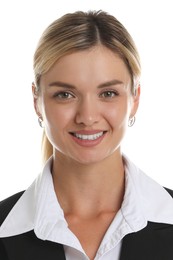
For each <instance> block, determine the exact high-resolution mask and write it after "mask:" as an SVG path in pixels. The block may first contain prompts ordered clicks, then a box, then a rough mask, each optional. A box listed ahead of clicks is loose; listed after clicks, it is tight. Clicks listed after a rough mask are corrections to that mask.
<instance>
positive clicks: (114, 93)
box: [53, 90, 119, 100]
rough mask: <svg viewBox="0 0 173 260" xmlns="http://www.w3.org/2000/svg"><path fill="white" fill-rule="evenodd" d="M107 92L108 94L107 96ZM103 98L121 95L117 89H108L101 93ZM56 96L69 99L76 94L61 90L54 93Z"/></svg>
mask: <svg viewBox="0 0 173 260" xmlns="http://www.w3.org/2000/svg"><path fill="white" fill-rule="evenodd" d="M105 94H106V95H107V96H105ZM99 96H100V97H101V98H106V99H107V98H108V99H111V98H114V97H116V96H119V93H118V92H117V91H115V90H106V91H103V92H102V93H101V94H100V95H99ZM53 97H54V98H58V99H61V100H62V99H64V100H68V99H71V98H74V97H75V96H74V95H73V94H72V93H70V92H67V91H61V92H58V93H55V94H54V95H53Z"/></svg>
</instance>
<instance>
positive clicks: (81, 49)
mask: <svg viewBox="0 0 173 260" xmlns="http://www.w3.org/2000/svg"><path fill="white" fill-rule="evenodd" d="M34 72H35V82H34V83H33V85H32V91H33V99H34V107H35V111H36V113H37V116H38V120H39V124H40V126H41V127H43V128H44V135H43V159H44V163H45V166H44V168H43V171H42V173H41V174H40V175H39V177H38V178H37V179H36V181H35V182H34V183H33V184H32V185H31V186H30V187H29V188H28V189H27V190H26V191H25V192H24V193H19V194H17V195H14V196H12V197H11V198H8V199H6V200H5V201H3V202H1V205H0V216H1V223H2V225H1V228H0V237H1V241H0V258H1V259H3V260H6V259H10V260H11V259H13V260H20V259H21V260H28V259H32V260H33V259H49V260H53V259H67V260H71V259H73V260H74V259H75V260H78V259H102V260H107V259H110V260H111V259H120V260H125V259H128V260H135V259H138V260H139V259H140V260H142V259H145V260H146V259H147V260H150V259H152V260H153V259H157V260H165V259H166V260H171V259H173V201H172V197H171V196H170V194H169V193H172V192H171V191H168V190H165V189H164V188H163V187H161V186H160V185H159V184H157V183H156V182H154V181H153V180H151V179H150V178H149V177H147V176H146V175H145V174H144V173H143V172H142V171H141V170H139V169H138V168H137V167H136V166H135V165H134V164H133V163H132V162H131V161H130V160H129V159H128V158H127V157H126V156H124V155H123V154H122V151H121V142H122V140H123V137H124V135H125V132H126V129H127V127H128V126H132V125H133V123H134V122H135V114H136V112H137V109H138V104H139V96H140V84H139V79H140V62H139V56H138V52H137V50H136V47H135V44H134V42H133V40H132V38H131V36H130V35H129V33H128V32H127V30H126V29H125V28H124V27H123V25H122V24H121V23H120V22H119V21H117V20H116V18H114V17H113V16H111V15H108V14H107V13H105V12H101V11H99V12H88V13H83V12H76V13H72V14H66V15H64V16H63V17H61V18H60V19H58V20H56V21H54V22H53V23H52V24H51V25H50V26H49V27H48V28H47V29H46V30H45V31H44V33H43V35H42V37H41V39H40V41H39V44H38V47H37V49H36V52H35V55H34ZM168 192H169V193H168Z"/></svg>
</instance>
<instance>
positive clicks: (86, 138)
mask: <svg viewBox="0 0 173 260" xmlns="http://www.w3.org/2000/svg"><path fill="white" fill-rule="evenodd" d="M102 135H103V132H100V133H97V134H93V135H81V134H76V133H74V136H76V137H77V138H79V139H82V140H96V139H97V138H99V137H100V136H102Z"/></svg>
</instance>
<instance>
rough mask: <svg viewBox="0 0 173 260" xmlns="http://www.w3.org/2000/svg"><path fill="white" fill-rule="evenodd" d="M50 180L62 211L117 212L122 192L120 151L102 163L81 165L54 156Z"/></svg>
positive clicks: (85, 213) (78, 212)
mask: <svg viewBox="0 0 173 260" xmlns="http://www.w3.org/2000/svg"><path fill="white" fill-rule="evenodd" d="M52 171H53V181H54V187H55V192H56V194H57V197H58V201H59V203H60V205H61V207H62V208H63V210H64V212H65V214H69V212H70V213H75V214H80V215H85V216H86V215H91V214H92V215H93V214H99V212H103V211H109V212H112V211H113V212H115V213H116V212H117V211H118V210H119V208H120V206H121V203H122V199H123V195H124V166H123V160H122V156H121V154H119V155H116V156H115V155H112V157H109V158H107V159H105V160H104V161H103V162H99V163H94V164H91V165H81V164H79V163H77V162H73V163H72V161H69V160H66V159H65V158H61V156H60V155H59V154H58V155H55V156H54V160H53V168H52Z"/></svg>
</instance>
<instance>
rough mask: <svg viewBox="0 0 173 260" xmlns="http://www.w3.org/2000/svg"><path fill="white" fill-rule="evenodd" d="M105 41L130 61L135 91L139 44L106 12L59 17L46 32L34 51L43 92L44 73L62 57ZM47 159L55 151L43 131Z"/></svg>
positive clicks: (129, 67)
mask: <svg viewBox="0 0 173 260" xmlns="http://www.w3.org/2000/svg"><path fill="white" fill-rule="evenodd" d="M98 44H101V45H103V46H105V47H107V48H108V49H110V50H111V51H113V52H115V53H116V54H118V55H119V56H120V58H121V59H122V60H123V61H124V63H125V64H126V66H127V68H128V70H129V73H130V76H131V82H132V84H131V92H132V94H133V93H135V87H136V83H137V82H138V80H139V77H140V72H141V69H140V60H139V55H138V51H137V49H136V46H135V43H134V41H133V39H132V37H131V36H130V34H129V33H128V31H127V30H126V28H125V27H124V26H123V25H122V24H121V23H120V22H119V21H118V20H117V19H116V18H115V17H114V16H112V15H110V14H107V13H106V12H103V11H89V12H81V11H78V12H75V13H69V14H65V15H64V16H62V17H61V18H59V19H57V20H55V21H54V22H53V23H52V24H50V25H49V26H48V27H47V29H46V30H45V31H44V32H43V34H42V36H41V38H40V40H39V43H38V46H37V49H36V51H35V54H34V73H35V85H36V88H37V91H38V92H39V88H40V86H39V83H40V78H41V76H42V75H43V74H44V73H46V72H47V71H49V69H50V68H51V67H52V66H53V65H54V63H55V62H56V61H57V60H58V59H60V58H61V57H63V56H65V55H67V54H70V53H73V52H76V51H82V50H87V49H90V48H92V47H94V46H96V45H98ZM42 153H43V160H44V162H45V161H46V160H47V159H48V158H49V157H50V156H51V154H52V153H53V148H52V145H51V144H50V142H49V140H48V139H47V136H46V135H45V133H43V141H42Z"/></svg>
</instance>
